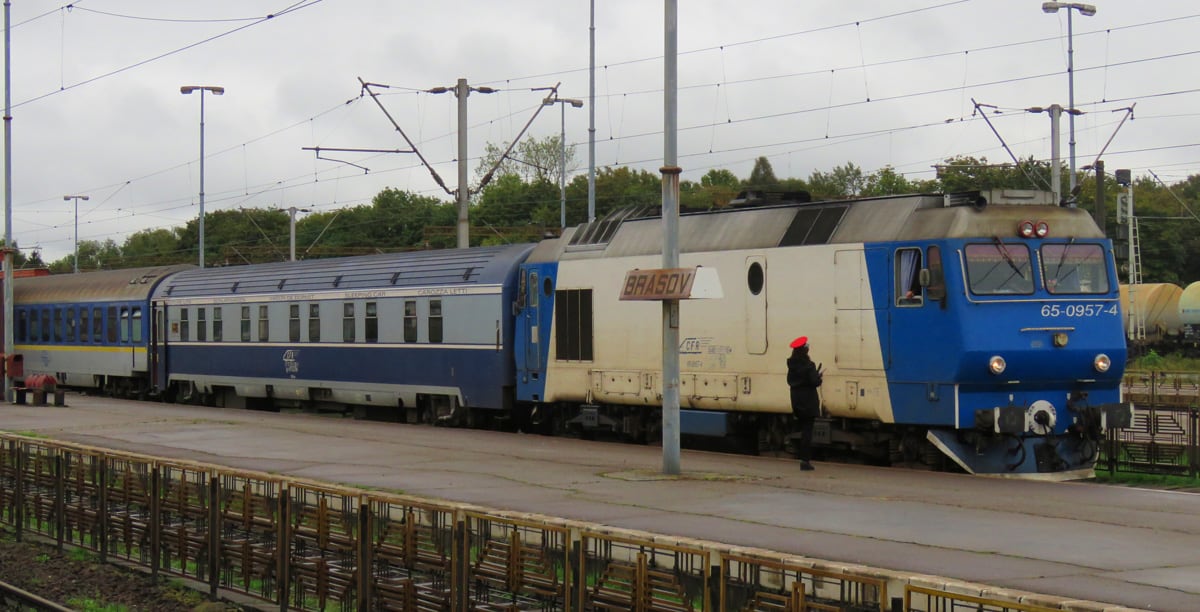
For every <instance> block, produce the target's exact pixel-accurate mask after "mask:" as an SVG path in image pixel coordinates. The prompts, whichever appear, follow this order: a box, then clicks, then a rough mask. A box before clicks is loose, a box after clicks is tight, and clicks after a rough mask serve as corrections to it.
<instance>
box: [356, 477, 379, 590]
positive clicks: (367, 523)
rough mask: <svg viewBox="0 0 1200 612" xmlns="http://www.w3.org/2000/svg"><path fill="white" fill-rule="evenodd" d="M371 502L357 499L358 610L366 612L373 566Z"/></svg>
mask: <svg viewBox="0 0 1200 612" xmlns="http://www.w3.org/2000/svg"><path fill="white" fill-rule="evenodd" d="M372 518H373V517H372V516H371V500H370V499H367V498H362V497H360V498H359V503H358V609H359V610H360V611H361V612H367V611H368V610H370V609H371V600H372V595H373V593H372V592H371V570H372V568H373V567H374V565H375V562H374V559H373V558H372V555H371V553H372V548H373V547H372V544H373V543H374V542H373V539H374V537H373V536H372V534H371V523H372V520H371V519H372Z"/></svg>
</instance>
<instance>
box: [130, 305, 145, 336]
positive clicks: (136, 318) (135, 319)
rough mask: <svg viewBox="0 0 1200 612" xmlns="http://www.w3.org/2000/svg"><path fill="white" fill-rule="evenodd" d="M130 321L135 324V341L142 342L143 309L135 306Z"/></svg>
mask: <svg viewBox="0 0 1200 612" xmlns="http://www.w3.org/2000/svg"><path fill="white" fill-rule="evenodd" d="M129 318H130V322H131V323H132V324H133V341H134V342H135V343H141V341H142V309H141V308H140V307H137V306H134V307H133V311H132V312H131V314H130V317H129Z"/></svg>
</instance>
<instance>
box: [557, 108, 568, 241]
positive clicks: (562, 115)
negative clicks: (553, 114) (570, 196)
mask: <svg viewBox="0 0 1200 612" xmlns="http://www.w3.org/2000/svg"><path fill="white" fill-rule="evenodd" d="M558 118H559V119H558V120H559V123H560V127H559V135H558V149H559V161H558V227H559V228H560V229H566V227H567V107H566V105H565V104H559V105H558Z"/></svg>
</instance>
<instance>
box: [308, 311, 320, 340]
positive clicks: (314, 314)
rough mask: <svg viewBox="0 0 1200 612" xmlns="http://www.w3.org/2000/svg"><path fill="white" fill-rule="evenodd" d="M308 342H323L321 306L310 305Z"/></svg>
mask: <svg viewBox="0 0 1200 612" xmlns="http://www.w3.org/2000/svg"><path fill="white" fill-rule="evenodd" d="M308 341H309V342H320V341H321V305H320V304H309V305H308Z"/></svg>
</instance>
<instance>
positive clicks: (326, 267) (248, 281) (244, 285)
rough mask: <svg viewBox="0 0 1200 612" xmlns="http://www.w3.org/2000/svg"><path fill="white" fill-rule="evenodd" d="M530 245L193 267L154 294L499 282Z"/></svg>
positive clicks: (217, 294)
mask: <svg viewBox="0 0 1200 612" xmlns="http://www.w3.org/2000/svg"><path fill="white" fill-rule="evenodd" d="M530 248H532V245H529V244H518V245H506V246H498V247H480V248H472V249H444V250H436V251H408V252H404V253H384V254H380V255H366V256H361V257H343V258H336V259H333V258H331V259H313V260H307V261H295V262H277V263H266V264H254V265H248V266H230V267H224V268H207V269H203V270H201V269H194V270H191V271H188V272H183V273H180V274H176V275H174V276H172V277H171V278H170V279H169V280H168V281H167V282H165V283H163V284H162V286H161V287H159V289H158V291H157V292H155V297H156V298H160V299H169V298H181V297H210V296H211V297H229V296H233V295H238V296H242V295H261V294H282V293H310V292H321V291H357V290H370V289H398V288H416V287H446V286H462V285H494V284H502V283H503V282H505V279H506V278H508V276H509V275H510V274H512V271H513V270H514V269H515V268H516V265H517V264H519V263H520V262H521V261H522V260H523V259H524V258H525V254H526V253H528V252H529V249H530Z"/></svg>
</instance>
